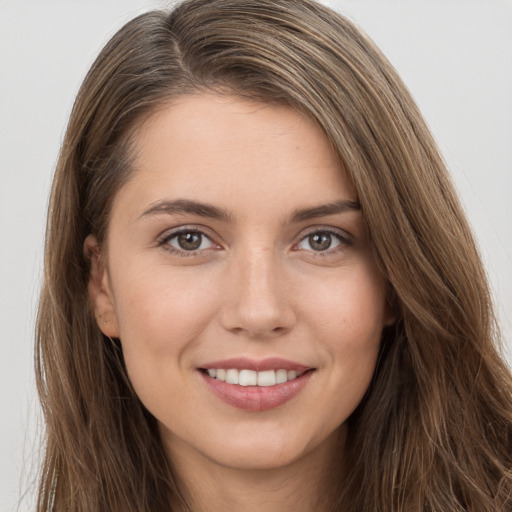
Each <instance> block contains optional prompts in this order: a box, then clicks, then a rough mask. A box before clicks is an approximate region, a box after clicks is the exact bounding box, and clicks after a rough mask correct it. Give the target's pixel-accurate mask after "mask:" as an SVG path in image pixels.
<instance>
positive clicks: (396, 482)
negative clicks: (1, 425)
mask: <svg viewBox="0 0 512 512" xmlns="http://www.w3.org/2000/svg"><path fill="white" fill-rule="evenodd" d="M212 90H213V91H216V92H219V93H228V94H235V95H238V96H242V97H246V98H250V99H251V100H253V101H261V102H266V103H269V102H271V103H274V102H277V103H279V104H285V105H287V106H289V107H291V108H294V109H297V110H299V111H300V112H302V113H304V114H305V115H307V116H308V117H309V118H310V119H312V120H313V121H314V122H315V123H317V124H318V125H319V126H320V127H321V129H322V130H323V131H324V133H325V134H326V136H327V137H328V139H329V140H330V141H331V144H332V146H333V148H334V149H335V150H336V152H337V153H338V155H339V157H340V160H341V161H342V163H343V166H344V167H345V168H346V169H347V170H348V172H349V173H350V176H351V177H352V180H353V182H354V184H355V187H356V190H357V194H358V199H359V202H360V204H361V208H362V211H363V214H364V217H365V220H366V222H367V225H368V229H369V233H370V239H371V243H372V247H373V251H374V255H375V260H376V262H377V264H378V265H379V267H380V269H381V271H382V273H383V275H384V276H385V277H386V279H387V280H388V282H389V289H390V300H392V302H393V305H394V308H395V310H396V315H397V318H398V320H397V322H396V324H395V325H394V326H393V327H392V328H389V329H386V331H385V332H384V335H383V339H382V348H381V354H380V358H379V363H378V365H377V368H376V371H375V375H374V379H373V382H372V384H371V386H370V389H369V390H368V392H367V394H366V396H365V398H364V400H363V402H362V403H361V404H360V406H359V407H358V409H357V410H356V411H355V412H354V414H353V415H352V416H351V418H350V419H349V436H348V440H347V447H346V454H345V458H344V460H343V461H340V462H339V465H340V474H341V469H342V468H344V469H345V478H344V479H343V481H342V482H340V490H339V499H338V501H337V503H335V504H333V510H350V511H353V512H356V511H359V512H363V511H364V512H372V511H373V512H377V511H379V512H392V511H393V512H400V511H403V512H405V511H407V512H420V511H421V512H425V511H434V510H435V511H443V512H455V511H478V512H485V511H488V512H491V511H492V512H497V511H506V510H508V511H510V510H511V509H512V384H511V377H510V373H509V371H508V369H507V367H506V365H505V364H504V363H503V361H502V359H501V358H500V356H499V353H498V352H497V348H496V346H497V343H498V335H497V331H496V328H495V322H494V318H493V313H492V306H491V301H490V298H489V292H488V289H487V284H486V279H485V273H484V270H483V268H482V264H481V261H480V258H479V255H478V253H477V250H476V248H475V244H474V241H473V239H472V236H471V233H470V230H469V228H468V225H467V223H466V220H465V217H464V214H463V212H462V209H461V207H460V205H459V202H458V200H457V198H456V195H455V193H454V190H453V187H452V185H451V183H450V180H449V177H448V175H447V172H446V169H445V165H444V163H443V161H442V159H441V157H440V155H439V153H438V150H437V148H436V146H435V143H434V141H433V138H432V136H431V135H430V133H429V131H428V129H427V127H426V125H425V123H424V121H423V119H422V117H421V115H420V113H419V111H418V109H417V107H416V105H415V103H414V101H413V100H412V98H411V96H410V94H409V93H408V91H407V89H406V87H405V86H404V85H403V83H402V82H401V80H400V78H399V77H398V76H397V74H396V72H395V70H394V69H393V67H392V66H391V65H390V64H389V62H388V61H387V60H386V59H385V57H384V56H383V55H382V54H381V53H380V51H379V50H378V49H377V48H376V47H375V46H374V44H373V43H372V42H371V41H370V40H369V39H368V38H367V37H366V36H365V35H364V34H363V33H361V32H360V31H359V30H358V29H356V28H355V27H354V25H352V24H351V23H350V22H348V21H347V20H346V19H345V18H343V17H342V16H341V15H339V14H336V13H335V12H333V11H331V10H330V9H328V8H326V7H324V6H321V5H319V4H317V3H315V2H313V1H312V0H187V1H185V2H182V3H181V4H178V5H177V6H176V7H175V8H174V9H173V10H172V11H170V12H165V11H154V12H149V13H146V14H143V15H141V16H139V17H137V18H135V19H134V20H132V21H131V22H129V23H128V24H126V25H125V26H124V27H123V28H122V29H121V30H120V31H119V32H118V33H117V34H116V35H115V36H114V37H113V38H112V39H111V41H110V42H109V43H108V44H107V45H106V47H105V48H104V49H103V51H102V52H101V54H100V55H99V56H98V58H97V60H96V62H95V63H94V65H93V66H92V68H91V70H90V71H89V73H88V75H87V77H86V79H85V80H84V83H83V85H82V87H81V89H80V92H79V94H78V97H77V99H76V102H75V105H74V108H73V112H72V114H71V118H70V121H69V126H68V129H67V132H66V136H65V139H64V142H63V145H62V149H61V154H60V158H59V161H58V164H57V169H56V173H55V179H54V183H53V189H52V193H51V199H50V208H49V214H48V227H47V237H46V252H45V274H44V286H43V290H42V294H41V302H40V309H39V316H38V324H37V344H36V372H37V382H38V389H39V394H40V397H41V402H42V406H43V411H44V415H45V419H46V454H45V460H44V466H43V468H42V476H41V485H40V493H39V500H38V511H39V512H43V511H44V512H49V511H50V510H52V511H56V512H60V511H64V510H66V511H72V512H92V511H109V512H127V511H138V512H141V511H148V512H149V511H153V512H155V511H163V510H168V509H169V499H170V496H173V499H174V500H176V499H178V500H179V499H180V485H179V482H177V480H176V477H175V476H173V471H172V467H171V462H169V461H167V460H166V458H165V456H164V452H163V449H162V446H161V442H160V439H159V436H158V431H157V428H156V424H155V419H154V418H153V417H152V416H151V415H150V414H149V413H148V412H147V411H146V410H145V409H144V407H143V406H142V404H141V403H140V401H139V400H138V398H137V396H136V395H135V393H134V392H133V390H132V388H131V386H130V382H129V380H128V378H127V375H126V372H125V369H124V365H123V358H122V351H121V348H120V344H119V341H118V340H110V339H108V338H106V337H105V336H104V335H103V334H102V333H101V331H100V330H99V328H98V326H97V324H96V321H95V319H94V315H93V313H92V309H91V305H90V303H89V299H88V293H87V284H88V279H89V270H90V267H89V261H88V258H87V257H86V256H85V255H84V253H83V244H84V240H85V238H86V237H87V236H88V235H89V234H91V233H93V234H95V235H96V237H97V239H98V240H99V242H100V243H101V242H102V240H104V237H105V233H106V230H107V229H108V219H109V209H110V207H111V204H112V200H113V197H114V196H115V194H116V192H117V191H118V190H119V188H120V187H122V186H123V183H125V182H126V180H128V179H129V178H130V173H131V171H132V169H131V160H132V158H131V154H130V149H131V141H132V140H133V139H134V138H135V137H136V128H137V125H138V124H139V123H140V122H141V120H142V119H143V118H145V117H146V116H148V115H150V114H151V113H152V112H154V111H155V110H156V109H158V108H159V107H161V106H162V105H164V104H166V103H168V102H169V101H171V100H172V99H173V98H176V97H178V96H180V95H183V94H195V93H200V92H201V91H212ZM183 505H184V504H183Z"/></svg>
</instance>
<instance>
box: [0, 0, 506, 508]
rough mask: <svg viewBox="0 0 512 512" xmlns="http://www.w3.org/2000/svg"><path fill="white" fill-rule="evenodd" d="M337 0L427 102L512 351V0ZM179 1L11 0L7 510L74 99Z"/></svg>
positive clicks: (27, 443)
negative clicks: (103, 61)
mask: <svg viewBox="0 0 512 512" xmlns="http://www.w3.org/2000/svg"><path fill="white" fill-rule="evenodd" d="M325 3H327V4H328V5H330V6H332V7H335V8H337V9H340V10H341V11H342V12H343V13H345V14H346V15H348V16H349V17H350V18H352V19H353V20H354V21H355V22H356V23H357V24H358V25H360V26H361V27H362V28H363V29H364V30H365V31H366V32H367V33H368V34H369V35H370V36H371V37H372V38H373V39H374V40H375V42H376V43H377V44H378V45H379V46H380V47H381V49H382V50H383V51H384V53H385V54H386V55H387V56H388V58H389V59H390V60H391V62H392V63H393V64H394V65H395V66H396V67H397V69H398V71H399V73H400V74H401V75H402V77H403V79H404V80H405V82H406V84H407V85H408V87H409V89H410V90H411V92H412V94H413V95H414V97H415V99H416V101H417V102H418V104H419V106H420V108H421V110H422V111H423V113H424V115H425V118H426V120H427V122H428V124H429V125H430V127H431V129H432V131H433V133H434V136H435V138H436V139H437V141H438V143H439V146H440V148H441V151H442V153H443V155H444V157H445V159H446V161H447V163H448V166H449V168H450V171H451V173H452V176H453V179H454V181H455V184H456V187H457V189H458V190H459V192H460V195H461V197H462V201H463V204H464V206H465V208H466V210H467V213H468V216H469V219H470V222H471V224H472V226H473V227H474V230H475V233H476V236H477V239H478V242H479V246H480V249H481V253H482V256H483V258H484V260H485V263H486V265H487V270H488V273H489V278H490V281H491V285H492V290H493V294H494V298H495V301H496V304H497V309H498V313H499V318H500V320H501V323H502V327H503V331H504V334H505V339H506V350H507V351H508V356H507V357H508V358H509V361H510V360H511V359H512V358H511V356H510V354H511V352H512V341H511V340H512V321H511V318H512V2H511V1H510V0H479V1H477V0H425V1H419V0H400V1H399V0H396V1H392V0H375V1H370V0H344V1H342V0H340V1H336V0H332V1H326V2H325ZM165 4H166V2H163V1H157V0H152V1H151V0H146V1H143V0H87V1H86V0H60V1H58V0H45V1H40V0H33V1H27V0H0V512H12V511H14V510H17V507H18V504H19V503H21V504H20V505H19V510H20V511H25V510H27V511H28V510H33V509H34V505H33V497H34V478H35V470H36V468H37V461H38V451H39V445H40V441H39V431H40V426H38V425H39V422H40V420H39V419H38V416H39V409H38V404H37V398H36V394H35V386H34V378H33V362H32V359H33V348H32V347H33V330H34V319H35V314H36V310H37V296H38V290H39V286H40V280H41V275H42V244H43V232H44V224H45V215H46V206H47V196H48V191H49V187H50V182H51V176H52V172H53V169H54V165H55V162H56V159H57V154H58V151H59V145H60V142H61V140H62V137H63V134H64V130H65V126H66V122H67V118H68V116H69V113H70V110H71V105H72V102H73V99H74V96H75V94H76V92H77V90H78V87H79V84H80V82H81V80H82V78H83V77H84V75H85V73H86V71H87V69H88V67H89V66H90V64H91V63H92V61H93V59H94V58H95V56H96V55H97V53H98V52H99V50H100V49H101V47H102V46H103V45H104V44H105V42H106V41H107V39H108V38H109V37H110V36H112V35H113V34H114V32H115V31H116V30H117V29H118V28H120V26H121V25H122V24H124V23H125V22H126V21H128V20H129V19H131V18H132V17H134V16H135V15H136V14H138V13H140V12H142V11H146V10H149V9H150V8H157V7H162V6H165ZM24 494H25V496H24V498H23V495H24ZM21 498H23V499H22V500H21V501H20V499H21Z"/></svg>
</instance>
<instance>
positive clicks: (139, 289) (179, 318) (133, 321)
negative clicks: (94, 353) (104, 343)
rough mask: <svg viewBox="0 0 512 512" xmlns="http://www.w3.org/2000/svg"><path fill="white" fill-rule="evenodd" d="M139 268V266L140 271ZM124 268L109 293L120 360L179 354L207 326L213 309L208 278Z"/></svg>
mask: <svg viewBox="0 0 512 512" xmlns="http://www.w3.org/2000/svg"><path fill="white" fill-rule="evenodd" d="M141 267H142V268H141ZM143 267H144V265H140V266H139V268H137V269H135V268H128V269H126V270H125V272H127V273H126V274H125V275H129V276H130V279H129V280H123V281H122V283H121V281H120V280H118V281H117V282H118V283H121V284H120V285H119V287H118V288H117V289H116V290H115V294H114V295H115V303H116V313H117V316H118V322H119V327H120V338H121V341H122V343H123V349H124V351H125V357H128V355H129V354H131V353H132V352H134V353H137V354H138V355H140V356H141V355H144V356H147V355H154V356H157V357H165V356H166V355H167V356H169V355H170V354H172V355H176V354H179V353H181V352H182V351H184V350H185V349H186V348H187V347H188V346H189V345H190V343H191V342H192V341H193V340H194V339H196V338H197V337H198V336H199V335H200V333H201V332H202V331H203V330H204V328H205V326H206V325H208V323H209V321H210V319H211V317H212V315H213V314H214V309H215V305H214V302H213V300H212V298H211V294H209V293H207V288H208V280H205V278H204V277H202V276H194V275H190V273H187V272H175V271H173V269H172V268H170V267H166V266H162V267H156V268H155V266H154V265H153V266H150V265H148V268H150V269H151V270H150V271H147V270H145V269H144V268H143Z"/></svg>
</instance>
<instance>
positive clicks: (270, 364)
mask: <svg viewBox="0 0 512 512" xmlns="http://www.w3.org/2000/svg"><path fill="white" fill-rule="evenodd" d="M213 368H216V369H219V368H220V369H225V370H229V369H231V368H233V369H236V370H243V369H247V370H254V371H264V370H278V369H285V370H295V371H296V372H304V373H302V375H301V376H300V377H297V378H295V379H293V380H290V381H288V382H283V383H281V384H276V385H275V386H268V387H263V386H239V385H238V384H228V383H227V382H223V381H221V380H217V379H215V378H212V377H210V376H209V375H208V373H206V372H204V371H200V372H199V373H200V375H201V377H202V378H203V381H204V382H205V383H206V385H207V386H208V388H209V389H210V390H211V391H212V392H213V393H214V394H215V395H216V396H217V397H218V398H220V399H221V400H222V401H223V402H225V403H227V404H229V405H231V406H233V407H236V408H237V409H243V410H245V411H253V412H259V411H267V410H269V409H274V408H275V407H279V406H281V405H284V404H285V403H286V402H288V401H289V400H291V399H292V398H294V397H295V396H296V395H297V394H298V393H300V391H302V389H303V388H304V387H305V386H306V384H307V383H308V382H309V379H310V378H311V376H312V375H313V373H315V372H314V371H306V370H314V369H313V368H310V367H307V366H304V365H301V364H297V363H294V362H292V361H287V360H285V359H280V358H268V359H264V360H260V361H255V360H251V359H246V358H236V359H227V360H223V361H215V362H213V363H208V364H207V365H205V366H203V367H202V369H203V370H204V369H213Z"/></svg>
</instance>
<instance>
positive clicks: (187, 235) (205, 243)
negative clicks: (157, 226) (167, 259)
mask: <svg viewBox="0 0 512 512" xmlns="http://www.w3.org/2000/svg"><path fill="white" fill-rule="evenodd" d="M160 245H162V246H164V247H165V248H166V249H168V250H170V251H172V252H176V253H191V254H194V253H195V252H197V251H203V250H206V249H211V248H213V247H216V245H215V244H214V243H213V241H212V240H211V239H210V238H209V237H208V236H206V235H205V234H204V233H202V232H201V231H199V230H197V229H190V228H185V229H181V230H179V231H177V232H176V231H174V232H172V233H169V234H167V235H165V236H164V237H163V238H162V240H160Z"/></svg>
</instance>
